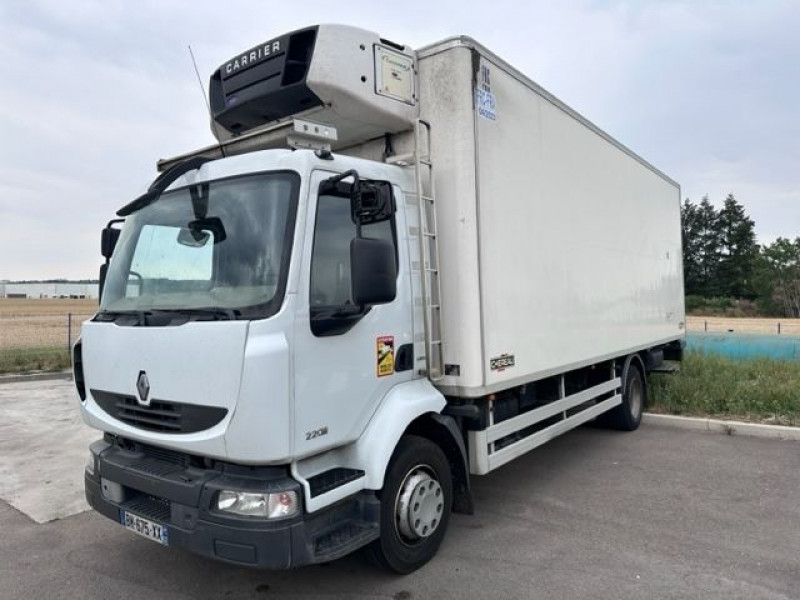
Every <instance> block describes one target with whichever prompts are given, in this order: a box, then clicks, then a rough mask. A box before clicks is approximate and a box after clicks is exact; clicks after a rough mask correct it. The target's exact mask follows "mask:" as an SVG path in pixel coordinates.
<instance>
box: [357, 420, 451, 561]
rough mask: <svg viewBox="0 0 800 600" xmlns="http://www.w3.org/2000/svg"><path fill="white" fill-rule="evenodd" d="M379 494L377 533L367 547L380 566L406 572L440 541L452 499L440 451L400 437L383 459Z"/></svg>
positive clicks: (420, 440) (430, 444)
mask: <svg viewBox="0 0 800 600" xmlns="http://www.w3.org/2000/svg"><path fill="white" fill-rule="evenodd" d="M380 498H381V536H380V538H378V539H377V540H375V541H374V542H373V543H372V544H371V545H370V546H369V548H368V552H369V553H370V554H371V555H372V557H373V559H374V560H375V561H376V562H377V563H378V564H380V565H382V566H384V567H386V568H389V569H391V570H393V571H395V572H397V573H410V572H411V571H414V570H416V569H418V568H420V567H421V566H422V565H424V564H425V563H427V562H428V561H429V560H430V559H431V558H433V556H434V555H435V554H436V551H437V550H438V549H439V545H440V544H441V543H442V539H443V538H444V535H445V532H446V531H447V525H448V523H449V522H450V510H451V507H452V503H453V481H452V475H451V473H450V464H449V463H448V461H447V457H446V456H445V454H444V452H443V451H442V450H441V448H439V446H437V445H436V444H434V443H433V442H431V441H430V440H427V439H425V438H422V437H418V436H415V435H408V436H404V437H403V438H402V439H401V440H400V443H399V444H398V445H397V448H396V450H395V452H394V455H393V456H392V460H391V461H390V462H389V468H388V469H387V471H386V478H385V480H384V484H383V490H381V493H380Z"/></svg>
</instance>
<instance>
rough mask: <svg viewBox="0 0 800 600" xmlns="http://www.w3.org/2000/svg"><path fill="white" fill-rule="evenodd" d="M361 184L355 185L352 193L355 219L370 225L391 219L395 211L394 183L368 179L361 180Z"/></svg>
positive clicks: (351, 202) (351, 199) (357, 221)
mask: <svg viewBox="0 0 800 600" xmlns="http://www.w3.org/2000/svg"><path fill="white" fill-rule="evenodd" d="M360 184H361V185H360V186H353V188H352V192H351V195H350V205H351V210H352V211H353V221H355V222H356V223H359V224H361V225H368V224H370V223H380V222H381V221H388V220H389V219H391V218H392V215H393V214H394V211H395V205H394V193H393V192H392V184H391V183H389V182H388V181H367V180H361V182H360Z"/></svg>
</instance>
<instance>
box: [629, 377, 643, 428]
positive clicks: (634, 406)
mask: <svg viewBox="0 0 800 600" xmlns="http://www.w3.org/2000/svg"><path fill="white" fill-rule="evenodd" d="M628 408H629V410H630V411H631V416H632V417H633V418H634V419H638V418H639V414H640V413H641V412H642V381H641V380H640V379H639V378H638V377H634V378H633V379H631V381H630V383H629V384H628Z"/></svg>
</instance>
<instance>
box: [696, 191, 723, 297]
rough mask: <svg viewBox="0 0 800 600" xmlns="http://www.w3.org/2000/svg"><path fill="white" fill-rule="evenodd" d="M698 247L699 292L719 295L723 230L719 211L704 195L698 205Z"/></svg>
mask: <svg viewBox="0 0 800 600" xmlns="http://www.w3.org/2000/svg"><path fill="white" fill-rule="evenodd" d="M696 218H697V249H698V257H699V260H698V268H699V276H700V285H699V287H698V290H697V293H698V294H700V295H701V296H706V297H710V296H719V295H720V294H721V291H722V290H721V288H722V286H721V285H720V281H719V263H720V245H721V232H720V228H719V213H718V212H717V211H716V210H715V209H714V206H713V205H712V204H711V202H710V201H709V199H708V196H703V199H702V200H701V201H700V205H699V206H698V207H697V215H696Z"/></svg>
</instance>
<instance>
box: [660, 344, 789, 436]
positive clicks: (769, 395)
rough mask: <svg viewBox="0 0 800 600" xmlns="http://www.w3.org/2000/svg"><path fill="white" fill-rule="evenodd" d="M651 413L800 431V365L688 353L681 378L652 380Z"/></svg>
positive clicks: (670, 376)
mask: <svg viewBox="0 0 800 600" xmlns="http://www.w3.org/2000/svg"><path fill="white" fill-rule="evenodd" d="M650 405H651V410H653V411H654V412H661V413H668V414H676V415H694V416H713V417H723V418H738V419H744V420H751V421H769V422H771V423H780V424H784V425H800V362H790V361H777V360H768V359H758V360H732V359H729V358H725V357H722V356H714V355H706V354H702V353H698V352H689V353H687V354H686V355H685V356H684V360H683V363H682V364H681V371H680V373H676V374H669V375H668V374H660V373H654V374H652V375H651V376H650Z"/></svg>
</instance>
